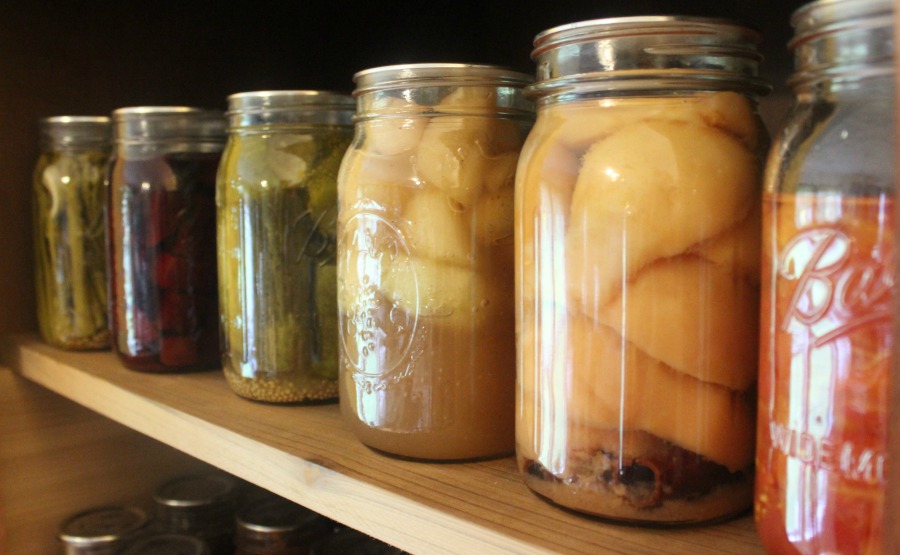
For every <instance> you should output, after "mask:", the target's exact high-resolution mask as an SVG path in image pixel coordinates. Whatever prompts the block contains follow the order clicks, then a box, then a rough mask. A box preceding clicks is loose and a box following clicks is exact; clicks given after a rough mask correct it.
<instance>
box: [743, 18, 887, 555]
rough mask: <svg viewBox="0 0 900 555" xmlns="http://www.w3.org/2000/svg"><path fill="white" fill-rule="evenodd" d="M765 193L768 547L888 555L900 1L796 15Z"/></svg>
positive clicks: (760, 482) (762, 382)
mask: <svg viewBox="0 0 900 555" xmlns="http://www.w3.org/2000/svg"><path fill="white" fill-rule="evenodd" d="M791 22H792V25H793V26H794V38H793V40H792V41H791V43H790V47H791V48H792V49H793V53H794V61H795V72H794V74H793V76H792V77H791V80H790V84H791V86H792V88H793V90H794V93H795V95H796V102H795V104H794V107H793V109H792V111H791V113H790V115H789V118H788V120H787V123H786V125H785V128H784V130H783V132H782V133H781V135H780V136H779V137H778V138H777V141H776V143H775V146H774V148H773V149H772V154H771V156H770V158H769V161H768V165H767V169H766V176H765V188H764V201H763V245H764V247H763V254H762V267H763V288H762V322H761V325H762V348H761V350H760V352H761V360H760V377H759V430H758V448H757V449H758V452H757V457H756V465H757V475H756V503H755V509H756V521H757V526H758V529H759V532H760V534H761V536H762V539H763V544H764V545H765V547H766V549H767V550H769V551H770V552H772V553H785V554H791V553H797V554H800V553H802V554H808V553H847V554H849V553H854V554H869V553H881V551H882V549H881V547H882V525H883V518H884V502H885V499H884V489H885V483H886V480H885V472H886V469H885V464H886V462H887V461H886V459H887V425H888V410H889V407H888V396H889V392H888V379H889V374H890V368H891V357H892V346H893V336H892V325H893V323H892V320H893V318H892V314H893V310H894V309H893V306H894V305H893V302H894V301H893V285H894V267H895V261H894V221H895V220H894V207H893V202H894V187H895V185H894V160H895V156H896V154H895V147H894V144H895V143H894V133H895V131H894V123H893V122H894V103H895V101H894V58H893V3H892V2H890V1H889V0H827V1H819V2H814V3H811V4H807V5H805V6H803V7H801V8H800V9H798V10H797V11H796V12H795V13H794V15H793V17H792V19H791Z"/></svg>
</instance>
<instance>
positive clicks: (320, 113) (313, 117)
mask: <svg viewBox="0 0 900 555" xmlns="http://www.w3.org/2000/svg"><path fill="white" fill-rule="evenodd" d="M355 110H356V103H355V102H354V100H353V98H352V97H350V96H349V95H346V94H341V93H336V92H331V91H303V90H301V91H255V92H242V93H236V94H232V95H231V96H229V97H228V112H227V113H226V115H227V116H228V124H229V128H230V129H237V128H242V127H251V126H265V125H280V124H287V125H296V124H317V125H346V126H350V125H352V124H353V113H354V111H355Z"/></svg>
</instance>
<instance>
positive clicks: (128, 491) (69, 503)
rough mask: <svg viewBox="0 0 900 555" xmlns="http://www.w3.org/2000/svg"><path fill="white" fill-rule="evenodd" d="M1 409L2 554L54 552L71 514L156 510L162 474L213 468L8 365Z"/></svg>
mask: <svg viewBox="0 0 900 555" xmlns="http://www.w3.org/2000/svg"><path fill="white" fill-rule="evenodd" d="M0 411H2V414H0V553H4V554H5V553H8V554H9V555H16V554H31V553H56V552H58V550H59V545H58V544H57V540H56V536H57V531H58V530H59V525H60V523H61V522H62V521H63V520H64V519H65V518H67V517H69V516H71V515H73V514H75V513H78V512H81V511H83V510H86V509H89V508H91V507H95V506H99V505H110V504H133V505H137V506H140V507H142V508H144V509H145V510H148V511H150V510H152V508H153V507H152V502H151V499H152V492H153V490H154V489H155V488H156V487H157V486H158V485H159V484H161V483H162V482H163V481H165V480H167V479H169V478H171V477H173V476H176V475H178V474H181V473H184V472H192V471H196V470H199V469H208V468H209V466H208V465H206V464H205V463H202V462H200V461H198V460H197V459H194V458H192V457H189V456H187V455H185V454H184V453H180V452H178V451H176V450H175V449H172V448H171V447H168V446H167V445H164V444H161V443H159V442H157V441H154V440H152V439H150V438H148V437H146V436H144V435H141V434H137V433H135V432H134V431H133V430H130V429H128V428H127V427H125V426H122V425H121V424H118V423H116V422H114V421H112V420H109V419H107V418H103V417H102V416H100V415H98V414H97V413H95V412H93V411H90V410H87V409H85V408H84V407H81V406H78V405H77V404H75V403H73V402H71V401H69V400H67V399H66V398H64V397H61V396H59V395H56V394H54V393H51V392H50V391H48V390H47V389H45V388H43V387H39V386H37V385H35V384H33V383H31V382H29V381H27V380H24V379H22V378H21V377H19V376H17V375H15V374H14V373H13V372H12V371H10V370H9V369H8V368H3V367H0ZM4 535H5V536H6V538H5V540H4V538H3V537H4ZM4 543H5V545H4Z"/></svg>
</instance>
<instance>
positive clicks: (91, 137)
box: [39, 116, 112, 150]
mask: <svg viewBox="0 0 900 555" xmlns="http://www.w3.org/2000/svg"><path fill="white" fill-rule="evenodd" d="M39 130H40V144H41V147H43V148H48V149H49V148H55V149H59V150H63V149H68V148H78V147H87V148H103V147H106V146H108V145H109V144H110V142H111V140H112V124H111V121H110V119H109V118H108V117H105V116H52V117H48V118H42V119H41V120H40V121H39Z"/></svg>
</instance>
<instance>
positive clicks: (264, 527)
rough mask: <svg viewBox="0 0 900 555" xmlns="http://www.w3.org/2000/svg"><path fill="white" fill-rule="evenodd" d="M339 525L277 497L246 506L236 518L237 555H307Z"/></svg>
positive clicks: (263, 499)
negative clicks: (312, 547)
mask: <svg viewBox="0 0 900 555" xmlns="http://www.w3.org/2000/svg"><path fill="white" fill-rule="evenodd" d="M335 525H336V524H335V523H334V522H333V521H332V520H330V519H328V518H326V517H324V516H322V515H320V514H318V513H316V512H314V511H311V510H309V509H307V508H306V507H303V506H301V505H297V504H296V503H292V502H291V501H289V500H287V499H284V498H283V497H279V496H276V495H274V494H269V495H260V496H257V497H256V498H255V499H253V500H251V501H248V502H246V503H245V504H244V505H243V506H242V507H241V508H240V509H239V510H238V513H237V515H236V517H235V535H234V546H235V553H234V555H306V554H307V553H309V549H310V546H311V545H312V544H313V543H315V542H316V541H318V540H319V539H320V538H323V537H326V536H330V535H332V534H333V533H334V527H335Z"/></svg>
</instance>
